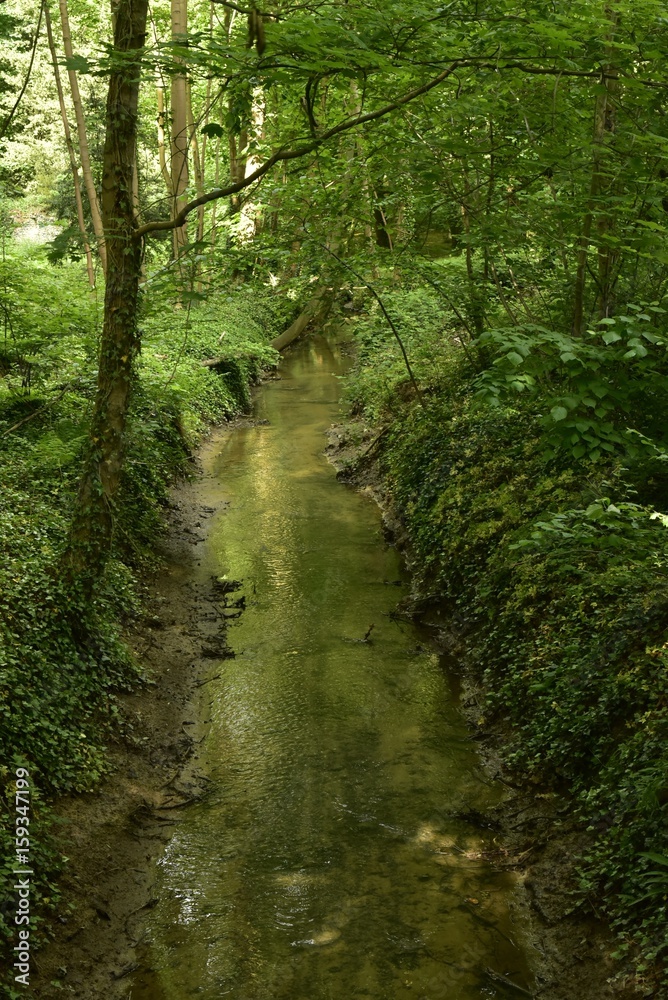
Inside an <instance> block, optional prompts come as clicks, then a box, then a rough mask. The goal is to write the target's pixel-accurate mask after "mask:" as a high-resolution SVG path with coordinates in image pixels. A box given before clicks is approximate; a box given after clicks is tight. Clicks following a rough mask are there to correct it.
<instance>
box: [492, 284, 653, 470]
mask: <svg viewBox="0 0 668 1000" xmlns="http://www.w3.org/2000/svg"><path fill="white" fill-rule="evenodd" d="M664 315H665V309H663V308H662V307H661V306H660V305H659V303H658V302H657V301H655V302H650V303H644V304H642V305H640V306H639V305H629V306H627V314H624V315H621V316H616V317H614V318H612V317H610V318H606V319H602V320H600V321H599V323H598V324H597V325H598V329H592V330H589V331H588V332H587V335H586V338H585V339H581V338H579V337H573V336H569V335H568V334H565V333H560V332H555V331H553V330H547V329H545V328H543V327H537V326H532V325H531V324H524V325H523V326H521V327H515V328H512V329H496V330H486V331H485V332H484V333H483V334H482V335H481V336H480V338H479V339H478V341H477V346H478V347H479V349H480V350H481V351H482V352H488V353H489V355H491V361H492V363H491V365H490V366H489V367H486V368H485V369H484V370H483V372H482V373H481V374H480V375H479V376H478V378H477V380H476V386H477V394H478V396H479V397H480V398H482V399H484V400H486V401H488V402H491V403H500V402H502V401H504V400H508V399H509V398H510V396H512V394H514V393H518V392H523V393H526V392H529V393H540V402H541V406H543V407H544V409H545V410H546V411H547V410H548V409H549V413H546V415H545V416H544V418H543V425H544V427H545V429H546V434H545V441H546V446H547V448H548V454H549V455H550V457H554V456H555V454H557V453H559V452H562V453H563V452H565V453H567V454H570V455H571V457H572V458H573V459H576V460H577V459H585V460H586V461H587V462H598V461H600V460H601V459H603V460H605V458H606V453H607V454H608V457H609V456H610V455H612V454H614V453H618V454H621V455H622V456H624V457H625V458H627V459H637V458H639V457H640V456H641V455H642V456H643V457H645V458H648V457H660V458H665V457H668V456H666V454H665V451H664V448H665V445H666V430H665V428H666V417H667V416H668V392H667V391H666V385H667V384H668V383H667V382H666V376H667V375H668V363H667V361H666V348H667V347H668V338H667V336H666V332H665V329H664V327H665V323H664V321H663V316H664Z"/></svg>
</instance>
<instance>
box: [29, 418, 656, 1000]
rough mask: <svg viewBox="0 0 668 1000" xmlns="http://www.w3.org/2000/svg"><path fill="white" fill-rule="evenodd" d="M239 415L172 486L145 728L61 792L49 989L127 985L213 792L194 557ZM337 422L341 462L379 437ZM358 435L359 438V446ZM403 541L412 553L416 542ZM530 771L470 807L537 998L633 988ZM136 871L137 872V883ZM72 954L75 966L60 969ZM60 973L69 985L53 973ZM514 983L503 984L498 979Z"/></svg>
mask: <svg viewBox="0 0 668 1000" xmlns="http://www.w3.org/2000/svg"><path fill="white" fill-rule="evenodd" d="M241 423H242V425H243V423H244V421H242V422H241ZM234 426H235V425H230V426H229V427H226V428H223V429H221V430H218V431H215V432H214V434H213V436H212V438H211V439H210V440H209V441H208V442H207V443H206V444H205V445H204V448H203V450H202V452H201V458H200V464H199V468H198V473H197V476H196V478H195V481H194V482H193V483H190V484H184V485H183V486H181V487H179V489H178V490H177V492H176V494H175V495H174V501H175V507H174V508H173V509H172V511H171V514H170V527H169V532H168V535H167V537H166V539H165V543H164V546H163V551H162V556H163V558H164V560H165V566H166V567H167V571H166V572H163V573H161V574H160V576H159V577H158V578H157V579H156V580H155V583H154V586H153V587H152V588H151V597H150V600H149V603H148V605H147V613H146V616H145V621H144V623H143V624H142V626H141V627H139V628H137V629H135V630H134V631H133V633H132V634H130V635H128V640H129V641H131V644H132V646H133V648H134V649H135V651H136V652H137V653H138V654H141V655H142V657H143V659H144V661H145V662H147V663H148V664H149V666H150V668H151V673H152V674H153V677H154V680H155V682H156V684H155V686H153V685H152V686H151V687H150V688H149V689H148V690H147V691H145V692H144V693H142V694H140V695H134V696H131V697H129V698H128V699H126V700H125V701H124V712H125V714H127V716H128V717H129V718H134V719H136V720H137V728H136V736H137V741H136V744H135V748H134V749H133V750H130V749H129V748H128V747H126V748H116V752H117V756H116V767H117V774H118V775H119V776H120V778H121V779H122V780H121V783H120V787H119V783H118V782H117V781H112V780H109V781H108V782H106V783H105V784H104V785H103V786H102V788H101V792H100V795H99V796H96V797H88V800H87V801H85V800H78V801H79V804H73V805H72V808H71V809H70V807H69V803H65V818H66V819H67V820H68V823H69V824H70V827H71V829H73V830H77V831H81V832H80V833H78V835H76V836H74V837H73V838H72V843H73V847H74V851H73V862H74V863H73V865H72V866H71V868H70V875H69V876H68V877H67V882H66V883H65V889H66V894H67V898H68V899H69V901H72V902H75V903H76V904H77V917H76V919H72V921H71V922H68V923H67V924H62V925H61V926H60V927H59V928H58V937H57V941H56V942H55V943H54V944H53V945H52V946H50V947H49V948H47V949H46V950H45V952H44V953H43V955H42V956H40V957H39V959H38V963H39V968H40V974H39V976H38V977H37V978H36V979H35V989H36V995H37V996H39V997H40V1000H41V998H51V997H54V998H55V997H56V996H62V995H63V991H67V990H69V992H70V993H73V994H74V995H76V996H77V997H80V998H82V1000H93V998H94V997H95V998H97V997H98V996H99V995H101V994H102V993H104V994H105V995H108V996H111V997H118V998H119V1000H120V998H121V997H125V996H127V990H128V984H129V982H130V980H129V978H128V977H130V976H131V975H132V972H133V971H134V968H135V967H136V963H137V960H138V955H137V950H136V949H137V948H138V947H139V948H140V949H141V945H142V938H143V930H142V924H143V920H144V917H145V916H146V914H147V912H148V911H149V910H150V909H152V908H153V906H154V905H155V904H156V902H157V898H156V896H155V894H154V891H153V887H152V884H151V878H150V875H149V874H148V872H149V871H150V870H151V866H152V864H153V862H154V860H155V858H156V857H157V856H158V854H159V853H160V850H161V848H162V846H163V845H164V843H165V841H166V840H167V839H168V837H169V836H170V834H171V833H173V832H174V831H175V829H176V827H177V825H178V818H179V808H180V803H185V804H186V808H187V804H188V802H189V801H192V800H193V799H196V798H198V797H199V796H201V795H203V794H206V787H205V783H204V782H202V780H201V776H199V775H198V773H197V772H196V771H195V770H193V769H192V766H191V765H189V763H188V758H189V750H190V749H191V748H192V747H193V745H196V742H197V741H198V740H199V739H201V737H202V735H203V734H204V731H205V729H204V728H203V726H205V724H206V719H207V718H208V713H207V711H206V709H207V698H206V691H207V687H206V681H207V680H208V678H209V677H210V675H211V668H210V666H209V664H210V662H211V661H210V659H209V657H208V656H207V655H203V653H204V652H205V651H206V652H211V651H214V652H217V653H218V655H220V652H221V646H220V645H219V641H218V640H219V635H218V627H219V624H220V623H219V621H218V620H217V619H215V618H213V619H212V618H211V614H210V609H211V605H210V603H208V602H209V598H210V597H211V592H210V586H211V580H210V577H209V578H207V577H206V574H205V575H204V576H202V574H201V571H200V569H199V568H198V563H199V562H200V558H199V556H200V554H201V552H202V551H203V549H204V547H205V546H206V538H207V533H208V526H209V523H210V519H211V518H212V517H213V515H214V513H215V512H216V511H218V510H220V507H221V504H222V503H224V494H223V492H222V490H221V487H220V486H217V485H216V484H215V482H214V481H212V479H211V478H210V477H209V476H208V475H207V468H208V466H209V464H210V463H209V457H210V456H212V455H213V454H214V453H215V452H216V450H217V449H219V448H220V446H221V444H222V442H223V439H224V437H225V435H227V434H228V433H230V431H233V430H234ZM332 436H333V448H332V447H330V457H332V458H334V459H335V460H336V458H337V455H338V458H339V459H340V460H343V461H344V462H346V463H349V462H350V460H351V458H352V457H353V456H354V455H355V454H357V455H359V453H360V452H363V451H365V450H366V449H367V448H368V447H369V444H371V442H372V441H373V434H372V431H371V430H370V428H368V427H365V426H364V425H361V426H360V427H359V428H358V429H357V430H356V431H355V432H352V433H351V431H350V429H348V430H347V431H344V432H342V431H341V430H338V431H337V430H335V431H334V432H333V435H332ZM337 437H338V439H337ZM351 439H354V440H355V442H356V443H355V444H354V445H353V446H352V447H351V444H350V441H351ZM323 444H324V441H323ZM354 478H355V485H356V486H357V487H358V488H362V489H366V490H367V491H372V492H373V495H374V499H376V500H377V501H378V502H380V505H381V508H383V510H384V515H385V523H386V525H387V529H388V531H389V532H391V533H392V535H393V537H395V538H397V537H398V539H399V540H400V541H401V542H402V544H403V545H404V548H405V545H406V539H405V538H402V536H401V528H400V521H399V520H398V519H397V518H396V516H392V511H391V508H390V507H389V506H388V497H387V494H385V493H383V490H382V488H381V480H380V478H379V476H378V469H377V466H375V465H374V464H373V463H371V464H366V465H365V466H364V471H363V472H362V473H361V474H360V475H359V476H357V477H354ZM406 554H407V555H408V557H409V560H410V551H408V550H406ZM409 604H410V602H409ZM435 613H436V609H435V608H434V607H425V608H423V610H422V616H423V617H424V618H426V619H427V621H429V622H435V628H434V630H433V631H434V634H435V637H436V638H439V639H440V642H441V645H442V647H443V648H444V649H445V651H446V652H448V651H449V652H450V654H455V653H459V652H460V650H459V649H458V648H457V647H456V643H457V641H458V640H457V638H456V637H455V636H454V634H453V633H448V632H447V631H446V629H445V627H444V621H440V622H439V621H438V619H435V618H434V615H435ZM184 664H187V665H188V669H187V671H186V672H184V671H183V665H184ZM458 683H459V684H461V686H462V695H461V701H462V708H463V711H464V712H465V713H466V715H467V717H468V718H469V722H470V724H471V726H472V736H473V737H474V739H475V742H476V744H477V745H478V748H479V749H480V751H481V754H482V758H483V760H484V761H485V767H486V770H487V774H488V775H489V777H490V778H494V779H496V780H498V779H499V777H500V778H501V780H503V781H505V783H506V784H508V782H509V780H513V776H512V775H509V774H508V772H507V771H506V770H505V769H504V768H503V766H502V765H501V763H500V756H499V752H500V750H501V747H502V743H503V740H504V736H505V735H507V734H504V731H503V729H502V728H498V727H494V726H490V725H489V724H486V725H484V726H481V725H476V723H477V722H478V721H479V719H480V714H481V710H480V705H481V701H480V698H479V693H478V692H477V691H476V690H474V688H473V687H472V686H469V685H467V684H466V683H465V682H463V681H461V680H460V681H459V682H458ZM128 777H129V778H130V779H131V780H128ZM528 784H529V791H528V792H527V788H526V786H525V787H515V788H513V787H509V791H508V794H507V796H506V797H505V798H504V801H503V802H502V803H501V804H500V805H499V806H498V807H496V808H494V809H492V810H489V811H485V812H483V813H479V814H477V815H475V816H474V815H469V814H467V815H466V817H465V819H466V822H467V823H469V824H472V825H473V826H474V827H475V826H478V827H479V828H480V829H481V830H484V831H485V834H486V836H487V837H490V831H492V838H493V842H494V848H491V849H489V850H488V851H487V855H486V856H487V858H488V860H489V862H490V863H491V864H492V865H493V866H494V867H496V868H498V869H499V870H500V871H503V870H511V871H514V872H518V873H520V876H521V878H522V880H523V882H524V885H525V887H526V889H527V890H528V894H529V898H531V899H532V901H533V905H532V910H533V915H532V925H533V926H532V944H533V946H534V948H535V951H536V955H537V956H538V957H537V959H536V962H535V969H534V971H535V973H536V976H537V982H538V986H539V989H538V991H537V992H536V994H535V996H536V997H541V1000H572V998H573V997H575V996H577V997H578V1000H589V998H591V1000H594V998H595V1000H599V998H601V1000H604V998H606V1000H607V998H615V1000H626V998H627V997H631V996H637V994H633V992H632V991H630V990H628V989H627V988H626V987H624V984H622V983H621V982H619V981H618V982H617V983H616V984H611V983H608V982H607V980H608V979H609V978H610V977H611V976H612V975H613V973H614V966H613V964H612V963H611V961H610V957H609V956H610V951H611V949H612V946H613V942H612V939H611V938H610V936H609V935H607V934H606V932H605V930H604V929H603V927H602V925H601V923H600V922H597V921H592V920H590V919H587V918H583V916H582V915H581V914H580V915H578V914H573V913H570V912H568V911H569V910H570V908H571V905H572V897H571V896H570V895H569V890H570V888H571V886H572V871H571V866H572V858H573V855H574V853H575V852H576V851H577V850H579V849H581V847H582V839H581V833H580V832H579V831H578V830H577V828H576V827H575V826H574V825H573V824H572V823H570V822H569V820H568V817H567V815H566V813H567V810H568V808H569V804H568V800H567V799H565V798H562V797H561V796H559V795H557V794H555V793H554V792H550V791H548V790H545V789H544V788H542V786H541V785H540V784H537V783H536V782H530V783H528ZM128 871H131V872H132V878H133V882H132V884H131V885H130V886H129V887H128V877H127V873H128ZM100 872H104V875H103V877H102V878H100ZM135 876H136V877H135ZM63 968H66V969H67V972H66V974H63V973H62V971H60V970H62V969H63ZM54 980H55V982H57V983H62V988H61V987H60V986H53V985H52V983H53V981H54ZM497 985H498V984H497ZM509 988H511V987H509V986H508V984H507V983H506V984H503V989H509ZM110 991H111V992H110ZM504 995H505V994H504ZM517 995H521V991H517Z"/></svg>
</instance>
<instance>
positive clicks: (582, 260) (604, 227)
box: [573, 8, 619, 337]
mask: <svg viewBox="0 0 668 1000" xmlns="http://www.w3.org/2000/svg"><path fill="white" fill-rule="evenodd" d="M606 15H607V16H608V17H609V18H610V21H611V27H610V33H609V34H608V42H611V41H612V39H613V38H614V32H615V28H616V26H617V19H618V15H617V14H616V13H612V12H611V11H610V10H609V9H608V8H606ZM608 55H609V56H610V60H611V62H610V64H609V65H607V66H604V67H603V70H602V78H601V85H600V87H599V92H598V93H597V95H596V102H595V104H594V130H593V132H594V134H593V147H594V148H593V153H592V167H591V184H590V187H589V201H588V203H587V211H586V214H585V218H584V221H583V226H582V235H581V236H580V240H579V249H578V257H577V271H576V275H575V295H574V305H573V333H574V335H575V336H576V337H579V336H581V335H582V327H583V323H584V300H585V283H586V273H587V258H588V252H589V244H590V242H591V231H592V226H593V223H594V213H595V212H596V210H597V207H598V208H599V211H598V213H597V218H596V228H597V231H598V236H599V240H603V245H601V244H600V243H599V247H598V274H599V288H598V296H597V302H598V307H599V311H600V313H601V315H602V316H605V315H607V313H608V311H609V305H610V303H609V296H610V292H611V289H612V265H613V259H614V253H613V251H612V250H611V248H610V245H609V244H608V245H607V246H605V237H606V234H607V233H608V231H609V230H610V229H611V228H612V224H613V223H612V218H611V215H610V214H609V209H608V210H607V211H604V212H601V211H600V199H601V195H602V194H603V193H604V184H605V159H606V146H607V144H608V142H609V141H610V139H611V137H612V135H613V134H614V128H615V107H614V101H613V99H614V95H615V92H616V90H617V88H618V86H619V80H618V73H617V71H616V70H615V69H614V68H613V67H612V64H611V63H612V47H609V48H608Z"/></svg>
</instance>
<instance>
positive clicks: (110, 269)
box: [64, 0, 148, 589]
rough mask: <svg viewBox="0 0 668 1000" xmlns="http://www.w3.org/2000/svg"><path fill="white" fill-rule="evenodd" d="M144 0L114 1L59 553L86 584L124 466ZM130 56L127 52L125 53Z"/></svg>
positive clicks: (109, 530) (100, 557) (106, 534)
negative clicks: (91, 335)
mask: <svg viewBox="0 0 668 1000" xmlns="http://www.w3.org/2000/svg"><path fill="white" fill-rule="evenodd" d="M147 8H148V0H121V2H120V3H119V4H118V6H117V8H116V24H115V37H114V51H115V55H116V56H117V58H116V59H115V60H114V66H113V68H112V72H111V75H110V78H109V93H108V97H107V125H106V139H105V144H104V157H103V178H102V217H103V221H104V232H105V242H106V246H107V260H108V264H107V283H106V292H105V301H104V324H103V328H102V343H101V347H100V363H99V364H100V367H99V374H98V388H97V396H96V400H95V408H94V412H93V416H92V420H91V428H90V442H89V451H88V456H87V459H86V464H85V468H84V472H83V476H82V479H81V484H80V488H79V495H78V500H77V507H76V511H75V516H74V519H73V523H72V528H71V531H70V537H69V541H68V546H67V549H66V552H65V556H64V561H65V572H66V574H67V576H68V577H69V579H70V580H72V581H74V580H77V579H79V580H81V581H82V582H83V584H84V586H85V587H86V588H87V589H90V588H91V587H92V585H93V584H94V582H95V580H96V579H97V578H98V577H99V575H100V574H101V572H102V570H103V568H104V564H105V562H106V559H107V556H108V553H109V549H110V544H111V540H112V535H113V524H114V496H115V494H116V492H117V490H118V487H119V484H120V480H121V473H122V468H123V458H124V450H125V436H126V423H127V413H128V406H129V401H130V390H131V385H132V378H133V365H134V361H135V357H136V355H137V352H138V348H139V337H138V334H137V305H138V292H139V277H140V267H141V241H140V240H139V239H138V238H137V237H136V235H135V232H134V226H135V217H134V206H133V197H132V191H133V173H134V169H135V149H136V137H137V104H138V97H139V81H140V73H141V55H142V50H143V46H144V39H145V34H146V17H147ZM133 53H134V54H135V56H136V58H129V56H130V55H131V54H133Z"/></svg>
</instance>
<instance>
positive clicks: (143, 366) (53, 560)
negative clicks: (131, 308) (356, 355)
mask: <svg viewBox="0 0 668 1000" xmlns="http://www.w3.org/2000/svg"><path fill="white" fill-rule="evenodd" d="M293 294H294V293H293ZM101 296H102V291H101V290H100V291H98V292H97V293H96V294H93V295H92V294H91V293H90V292H88V291H87V289H86V285H85V280H84V276H83V275H82V273H81V266H80V265H79V264H73V263H63V264H61V265H60V266H57V267H54V266H53V265H52V264H50V263H49V261H48V260H47V257H46V254H45V251H44V249H43V248H40V247H31V246H28V245H25V244H20V243H15V242H6V243H5V248H4V260H3V261H2V262H0V303H1V304H2V315H0V328H1V327H2V325H3V321H4V336H3V334H2V332H1V330H0V337H2V339H1V340H0V372H1V373H2V375H3V376H4V377H3V378H2V379H0V482H1V483H2V492H1V495H0V551H1V553H2V559H1V561H0V748H2V756H1V758H0V786H1V787H2V789H3V794H2V796H1V797H0V858H1V860H0V876H1V878H2V883H1V884H2V891H1V893H0V940H4V941H7V942H9V941H10V940H11V937H12V935H13V934H14V931H15V928H14V926H13V917H14V913H13V910H14V908H15V900H14V892H13V889H12V886H13V884H14V882H15V878H13V877H12V875H11V871H12V869H13V868H14V867H15V865H14V861H15V858H14V842H13V836H12V837H10V835H9V833H10V828H11V829H13V822H14V813H13V800H14V787H13V778H14V774H15V769H16V767H17V766H19V765H21V766H25V767H27V768H28V769H29V771H30V780H31V791H32V801H31V815H30V821H31V825H30V830H31V860H32V862H33V867H34V870H35V873H36V875H35V878H34V880H33V882H32V885H31V894H32V897H31V903H32V906H31V910H32V919H33V925H32V927H33V930H32V936H31V944H33V943H35V944H36V943H37V942H38V938H39V934H37V935H36V934H35V927H34V918H36V919H37V921H38V927H39V919H40V915H41V914H42V913H43V912H44V910H45V908H48V907H49V905H50V904H53V902H54V900H55V898H56V895H57V888H56V884H55V881H54V878H55V875H56V873H57V870H58V868H59V865H60V856H59V854H58V852H57V850H56V849H55V841H52V840H51V837H50V833H49V830H50V825H51V823H50V814H49V809H48V801H49V798H51V797H52V796H53V795H54V794H55V793H60V792H63V791H70V790H74V791H81V790H87V789H90V788H92V787H93V786H94V785H95V784H96V782H97V781H98V780H99V778H100V776H101V775H102V774H103V773H104V772H105V769H106V766H107V762H106V758H105V743H106V742H107V741H108V740H109V739H110V738H114V737H116V736H117V735H118V732H119V730H120V729H122V726H123V720H122V717H121V715H120V713H119V711H118V707H117V704H116V695H117V694H118V692H121V691H124V690H128V689H129V688H131V687H132V686H134V685H136V684H138V683H141V680H142V677H141V666H140V665H139V664H137V663H135V662H134V661H133V660H132V658H131V657H130V656H129V654H128V652H127V650H126V649H125V647H124V646H123V644H122V642H121V640H120V639H119V629H120V627H121V626H122V624H123V623H124V622H126V621H127V620H128V619H129V618H131V617H132V616H134V615H136V614H137V613H138V612H139V610H140V601H141V596H142V579H143V577H144V575H145V572H146V571H147V570H148V569H150V567H151V565H152V560H153V559H154V556H153V555H152V549H151V544H152V541H153V540H154V539H155V535H156V532H159V531H160V529H161V525H162V516H163V512H164V508H165V506H166V504H167V502H168V494H167V490H168V486H169V484H170V482H171V481H173V479H174V477H175V476H178V475H180V474H185V473H187V470H188V467H189V462H188V458H189V454H190V449H191V448H192V446H193V445H194V444H195V443H196V442H197V440H198V438H199V436H200V435H201V434H202V432H203V431H204V429H205V428H206V427H207V426H208V425H209V424H210V423H211V422H216V421H221V420H223V419H226V418H229V417H231V416H232V415H233V414H235V413H237V412H240V411H242V410H245V409H247V407H248V404H249V388H250V386H251V385H252V384H253V383H254V382H255V381H257V379H258V377H259V375H260V373H261V371H262V369H263V368H266V367H268V366H271V365H273V364H274V363H275V361H276V358H277V354H276V352H275V351H274V350H273V349H272V348H271V347H270V346H269V341H270V340H271V339H272V338H273V337H275V336H276V335H277V334H278V333H279V332H281V330H282V329H284V327H285V326H286V325H287V324H288V323H289V322H290V320H291V318H292V316H293V314H294V312H295V311H296V303H295V301H294V299H293V298H291V297H289V296H284V295H281V294H277V293H275V292H274V293H272V294H271V295H269V294H268V293H267V292H266V290H265V289H264V288H263V287H262V286H260V287H258V286H257V285H255V286H254V287H253V288H251V287H250V286H248V285H245V284H243V283H236V284H231V286H230V287H229V289H228V290H227V291H220V292H217V293H214V294H213V295H211V296H210V297H208V298H207V300H206V301H197V299H198V296H197V295H195V296H194V299H195V300H196V301H194V302H193V301H192V299H191V300H190V301H189V302H187V303H184V305H183V307H182V308H178V309H174V308H173V300H172V299H171V298H170V295H169V289H164V288H163V289H162V290H160V288H159V287H157V288H156V287H153V288H152V289H151V294H150V296H149V295H146V297H145V307H144V310H143V316H142V327H143V333H144V346H143V351H142V355H141V361H140V365H139V371H138V379H137V384H136V387H135V391H134V396H133V404H132V418H131V424H130V428H129V432H128V460H127V464H126V471H125V474H124V481H123V487H122V490H121V497H120V499H119V500H118V502H117V504H116V508H115V511H114V518H115V521H114V553H113V558H112V559H111V561H110V563H109V565H108V568H107V571H106V574H105V578H104V580H103V582H102V585H101V587H100V588H99V590H98V591H97V594H96V597H95V600H94V602H93V603H92V604H87V603H84V602H83V601H81V602H80V603H78V599H77V598H75V597H73V595H72V594H71V593H69V592H68V591H67V590H66V588H65V587H64V586H63V584H62V583H61V580H60V578H59V574H58V558H59V554H60V552H61V551H62V548H63V545H64V541H65V537H66V532H67V527H68V523H69V519H70V516H71V512H72V507H73V501H74V497H75V493H76V484H77V479H78V475H79V472H80V468H81V461H82V456H83V453H84V447H85V441H86V432H87V424H88V419H89V414H90V412H91V408H92V402H93V398H94V393H95V380H96V359H97V349H98V337H99V327H100V321H101ZM185 298H187V296H186V297H185ZM210 358H216V359H221V360H220V363H219V364H218V365H216V367H215V369H214V368H212V367H206V366H203V365H202V364H201V362H202V361H203V360H206V359H210ZM10 820H11V823H10V822H9V821H10ZM10 922H11V923H10Z"/></svg>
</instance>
